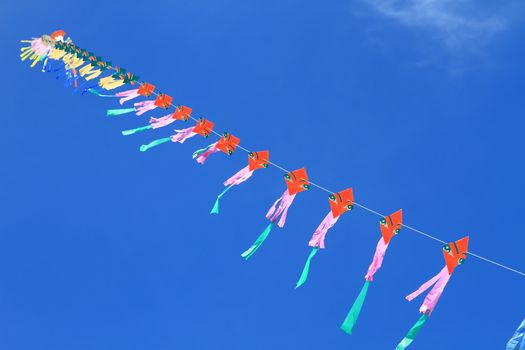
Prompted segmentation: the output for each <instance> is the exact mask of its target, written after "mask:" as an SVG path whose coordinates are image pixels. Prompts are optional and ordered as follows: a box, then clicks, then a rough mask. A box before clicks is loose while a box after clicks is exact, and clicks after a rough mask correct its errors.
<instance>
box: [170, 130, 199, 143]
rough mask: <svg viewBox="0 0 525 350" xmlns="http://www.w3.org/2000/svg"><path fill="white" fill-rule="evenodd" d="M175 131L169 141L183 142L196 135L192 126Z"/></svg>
mask: <svg viewBox="0 0 525 350" xmlns="http://www.w3.org/2000/svg"><path fill="white" fill-rule="evenodd" d="M175 131H176V132H177V133H176V134H175V135H172V136H171V142H180V143H184V141H186V140H187V139H189V138H191V137H193V136H195V135H197V134H196V133H194V132H193V127H191V128H187V129H182V130H175Z"/></svg>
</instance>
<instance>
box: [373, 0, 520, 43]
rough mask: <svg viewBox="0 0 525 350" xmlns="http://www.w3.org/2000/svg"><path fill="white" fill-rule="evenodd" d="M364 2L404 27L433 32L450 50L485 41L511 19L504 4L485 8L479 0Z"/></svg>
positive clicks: (390, 0) (503, 28) (384, 0)
mask: <svg viewBox="0 0 525 350" xmlns="http://www.w3.org/2000/svg"><path fill="white" fill-rule="evenodd" d="M364 1H365V2H366V3H368V4H370V5H372V6H373V8H374V9H375V10H376V11H377V12H379V13H380V14H382V15H383V16H386V17H388V18H391V19H394V20H396V21H398V22H399V23H401V24H403V25H406V26H410V27H417V28H422V29H426V30H431V31H432V33H433V34H434V35H436V36H437V37H438V38H439V39H440V40H442V41H443V42H444V43H445V44H446V45H447V46H449V47H451V48H457V47H463V46H465V45H470V44H475V45H477V44H479V43H482V42H486V41H487V40H488V39H490V38H491V37H492V36H494V35H495V34H497V33H500V32H502V31H503V30H505V29H506V27H507V25H508V18H507V17H506V16H504V15H503V10H504V9H502V8H501V6H502V4H503V3H505V1H502V2H501V3H500V5H499V8H498V5H496V7H495V8H494V6H492V8H487V6H485V7H484V8H482V7H481V6H480V5H481V3H482V1H476V0H364ZM487 3H488V2H485V5H486V4H487ZM509 3H510V2H507V5H508V4H509ZM507 10H508V9H507Z"/></svg>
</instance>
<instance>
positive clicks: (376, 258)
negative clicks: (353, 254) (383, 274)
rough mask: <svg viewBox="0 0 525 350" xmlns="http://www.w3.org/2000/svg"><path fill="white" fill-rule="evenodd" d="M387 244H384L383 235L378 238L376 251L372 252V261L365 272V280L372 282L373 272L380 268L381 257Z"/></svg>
mask: <svg viewBox="0 0 525 350" xmlns="http://www.w3.org/2000/svg"><path fill="white" fill-rule="evenodd" d="M387 248H388V244H385V240H384V239H383V237H381V238H379V241H378V242H377V246H376V252H375V253H374V258H373V259H372V263H371V264H370V266H369V267H368V272H367V273H366V276H365V278H366V280H367V281H370V282H372V281H373V280H374V274H375V273H376V272H377V270H379V269H380V268H381V265H382V264H383V258H384V257H385V253H386V250H387Z"/></svg>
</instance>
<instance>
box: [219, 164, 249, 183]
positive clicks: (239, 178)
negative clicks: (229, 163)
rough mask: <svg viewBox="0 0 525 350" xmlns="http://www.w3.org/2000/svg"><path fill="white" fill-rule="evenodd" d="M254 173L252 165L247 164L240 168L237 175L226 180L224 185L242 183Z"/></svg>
mask: <svg viewBox="0 0 525 350" xmlns="http://www.w3.org/2000/svg"><path fill="white" fill-rule="evenodd" d="M252 175H253V171H251V170H250V166H249V165H247V166H245V167H244V168H242V169H241V170H239V171H238V172H237V173H236V174H235V175H233V176H232V177H230V178H229V179H228V180H226V181H224V186H230V185H231V186H235V185H238V184H241V183H243V182H244V181H246V180H248V179H249V178H250V177H252Z"/></svg>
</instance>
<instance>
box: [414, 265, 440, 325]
mask: <svg viewBox="0 0 525 350" xmlns="http://www.w3.org/2000/svg"><path fill="white" fill-rule="evenodd" d="M449 279H450V274H449V273H448V268H447V267H446V266H445V267H444V268H443V269H442V270H441V271H440V272H439V273H438V274H437V275H435V276H434V277H432V278H431V279H430V280H428V281H427V282H425V283H423V285H421V287H419V289H418V290H416V291H415V292H413V293H412V294H410V295H408V296H407V297H406V299H407V300H408V301H412V300H413V299H414V298H417V297H418V296H419V295H420V294H421V293H423V292H424V291H426V290H427V289H428V288H430V287H431V286H432V285H434V287H432V289H431V290H430V292H428V294H427V296H426V297H425V300H424V301H423V304H422V305H421V307H420V308H419V312H421V313H423V314H426V315H427V316H428V315H430V314H431V313H432V311H434V308H435V307H436V304H437V302H438V300H439V298H440V297H441V294H442V293H443V290H444V289H445V287H446V285H447V283H448V281H449Z"/></svg>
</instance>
